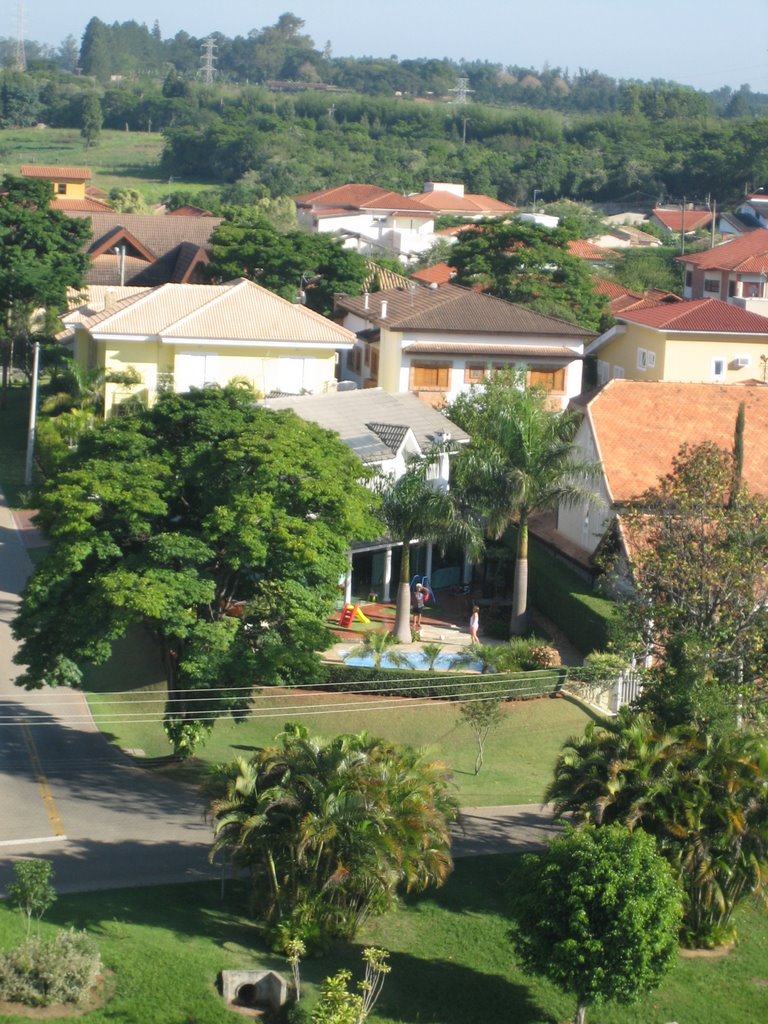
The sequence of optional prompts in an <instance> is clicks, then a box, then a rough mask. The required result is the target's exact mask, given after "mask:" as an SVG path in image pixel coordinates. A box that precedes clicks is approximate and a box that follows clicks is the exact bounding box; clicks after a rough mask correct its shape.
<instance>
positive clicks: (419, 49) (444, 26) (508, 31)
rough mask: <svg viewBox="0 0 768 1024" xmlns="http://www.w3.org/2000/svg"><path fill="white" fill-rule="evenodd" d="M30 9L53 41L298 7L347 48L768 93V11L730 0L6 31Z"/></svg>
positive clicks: (109, 0) (157, 8)
mask: <svg viewBox="0 0 768 1024" xmlns="http://www.w3.org/2000/svg"><path fill="white" fill-rule="evenodd" d="M20 6H22V7H23V24H24V36H25V38H27V39H34V40H36V41H38V42H42V43H50V44H52V45H58V44H59V43H60V42H61V40H62V39H64V37H65V36H67V35H69V34H72V35H73V36H75V37H76V38H77V39H78V40H79V39H80V37H81V36H82V33H83V30H84V28H85V26H86V24H87V23H88V21H89V20H90V18H91V17H93V16H94V15H96V16H98V17H99V18H100V19H101V20H102V21H104V22H107V23H112V22H114V21H118V22H123V21H128V20H135V21H138V22H145V23H146V24H147V25H148V26H150V27H151V26H152V25H153V23H154V21H155V20H156V19H157V20H158V21H159V23H160V30H161V32H162V35H163V38H168V37H171V36H174V35H175V34H176V32H178V31H179V30H180V29H183V30H184V31H186V32H188V33H189V34H190V35H192V36H196V37H202V36H205V35H207V34H208V33H209V32H214V31H218V32H222V33H223V34H224V35H226V36H236V35H247V33H248V32H249V31H250V30H251V29H254V28H255V29H260V28H263V27H264V26H266V25H272V24H274V23H275V22H276V21H277V19H278V17H279V16H280V15H281V14H282V13H284V12H285V11H290V12H291V13H292V14H295V15H296V16H297V17H299V18H302V19H304V21H305V28H304V32H305V33H306V34H308V35H310V36H311V37H312V39H313V40H314V41H315V45H316V47H317V48H318V49H322V48H323V47H324V46H325V43H326V42H327V41H328V42H330V44H331V49H332V53H333V55H334V56H337V57H343V56H355V57H360V56H366V55H367V56H374V57H389V56H392V55H396V56H397V57H399V58H400V59H401V60H402V59H404V58H415V57H450V58H453V59H456V60H459V59H461V58H466V59H467V60H475V59H480V60H488V61H491V62H493V63H500V64H504V65H510V64H518V65H521V66H523V67H529V66H530V67H534V68H537V69H539V68H541V67H542V66H543V65H544V64H545V63H548V64H549V65H550V67H560V68H563V69H565V68H568V69H569V70H570V71H571V72H572V73H575V72H577V71H578V69H579V68H586V69H588V70H597V71H601V72H603V73H604V74H607V75H610V76H611V77H614V78H635V79H641V80H643V81H649V80H650V79H652V78H663V79H670V80H674V81H677V82H681V83H683V84H685V85H692V86H694V87H695V88H697V89H704V90H706V91H711V90H713V89H718V88H720V87H721V86H723V85H730V86H731V87H732V88H734V89H737V88H738V87H739V86H740V85H742V84H749V85H750V86H751V87H752V89H753V91H755V92H768V20H766V18H765V17H762V16H755V17H750V16H749V15H746V16H745V15H744V14H743V13H742V14H740V15H737V16H736V17H734V16H733V12H730V13H729V8H728V7H727V5H725V6H724V5H723V4H722V2H721V0H546V2H545V3H542V4H541V6H539V5H538V4H536V3H520V2H516V0H480V2H476V3H472V2H470V0H442V2H440V0H415V2H414V0H387V2H386V3H382V2H381V0H278V2H276V3H272V2H271V0H270V2H265V0H262V2H261V3H258V4H253V5H251V4H248V3H244V4H239V3H232V2H230V3H228V4H226V5H223V6H222V8H218V9H217V5H216V4H211V3H205V4H203V3H199V2H198V3H189V2H182V0H165V2H163V3H158V2H157V0H154V2H151V0H132V2H131V3H125V2H121V3H116V2H115V0H100V3H98V4H94V3H93V0H70V2H69V3H61V0H5V2H4V3H3V4H2V8H3V11H2V14H0V36H6V37H11V38H15V37H16V35H17V27H18V12H19V7H20Z"/></svg>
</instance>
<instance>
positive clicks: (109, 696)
mask: <svg viewBox="0 0 768 1024" xmlns="http://www.w3.org/2000/svg"><path fill="white" fill-rule="evenodd" d="M144 682H149V684H150V685H148V686H147V685H140V684H141V683H144ZM137 683H138V684H139V685H137ZM85 689H86V695H87V698H88V702H89V704H90V706H91V709H92V711H93V713H94V715H95V716H96V718H97V721H98V722H99V725H100V728H101V729H102V730H103V731H104V733H105V734H106V735H107V736H108V737H109V739H110V740H111V741H112V742H115V743H117V744H119V746H121V747H123V749H129V750H137V749H138V750H143V751H144V752H145V754H146V755H147V757H152V758H154V757H164V756H166V755H167V754H168V753H169V749H170V748H169V746H168V741H167V739H166V737H165V734H164V733H163V730H162V712H163V698H164V693H165V688H164V684H163V683H162V681H161V679H160V673H159V666H158V664H157V663H156V661H155V659H154V657H153V652H152V649H151V648H150V647H148V646H147V645H142V644H140V643H137V642H136V641H135V639H131V640H126V641H122V642H121V643H119V644H118V645H117V647H116V652H115V655H114V656H113V657H112V659H111V660H110V661H109V662H108V663H107V665H105V666H103V667H102V668H100V669H98V670H89V671H88V672H87V674H86V679H85ZM150 701H151V702H152V703H148V702H150ZM350 702H354V706H353V707H352V708H349V704H350ZM400 703H401V704H405V702H404V701H401V702H400ZM343 705H347V708H346V709H345V708H344V707H343ZM129 714H131V715H134V716H136V717H135V718H133V719H126V718H118V716H125V715H129ZM145 719H149V721H146V720H145ZM289 720H296V721H301V722H304V723H305V724H306V725H307V727H308V728H309V729H310V731H311V732H312V733H314V734H322V735H331V734H333V733H339V732H358V731H359V730H361V729H367V730H368V731H369V732H371V733H373V734H374V735H377V736H383V737H385V738H387V739H391V740H394V741H397V742H399V743H408V744H411V745H412V746H416V747H422V746H428V747H429V748H430V750H431V751H433V752H434V754H435V756H436V757H441V758H444V759H445V760H446V761H447V762H448V764H449V765H450V767H451V768H452V769H453V771H454V774H455V780H456V782H457V784H458V787H459V797H460V800H461V802H462V804H463V805H464V806H470V807H471V806H493V805H497V804H515V803H537V802H538V801H540V800H541V797H542V794H543V792H544V787H545V786H546V784H547V782H548V781H549V779H550V777H551V774H552V767H553V765H554V762H555V758H556V756H557V753H558V750H559V749H560V746H561V744H562V743H563V741H564V740H565V739H566V738H567V737H568V736H571V735H574V734H580V733H581V732H583V730H584V726H585V725H586V723H587V722H588V720H589V718H588V716H587V714H586V713H585V712H584V711H582V710H581V708H579V707H577V706H576V705H574V704H572V703H571V702H570V701H568V700H552V699H549V698H544V699H541V700H532V701H519V702H514V703H510V704H507V705H505V715H504V722H503V724H502V725H501V727H500V728H499V729H498V730H496V731H495V732H494V733H492V735H491V736H490V737H489V740H488V744H487V749H486V761H485V767H484V768H483V770H482V771H481V772H480V774H479V775H477V776H476V775H474V774H473V766H474V759H475V740H474V737H473V735H472V733H471V732H470V730H469V728H468V727H467V726H466V725H463V724H459V722H458V712H457V709H456V707H455V706H452V705H450V704H448V703H446V702H440V701H415V700H412V701H409V702H407V704H406V706H401V707H398V708H395V709H389V710H387V709H385V708H382V706H381V701H380V700H378V699H377V698H375V697H368V696H365V695H362V694H317V693H308V692H305V691H274V690H271V689H269V688H267V689H264V690H262V692H261V694H260V695H258V696H257V698H256V701H255V714H254V715H253V716H252V717H250V718H249V719H248V720H247V721H245V722H241V723H235V722H234V721H232V719H231V718H223V719H221V720H220V721H218V722H217V723H216V725H215V727H214V729H213V733H212V734H211V736H210V738H209V740H208V741H207V743H206V744H205V745H204V746H203V747H200V748H199V750H198V757H197V758H196V759H195V760H194V761H193V762H191V763H188V764H185V765H182V766H181V767H180V768H178V767H177V768H174V769H173V770H174V771H176V772H178V773H179V774H181V775H182V776H184V777H190V776H191V777H193V778H195V777H197V776H199V775H200V773H201V769H202V768H203V767H204V765H205V764H208V763H211V762H214V763H215V762H220V761H231V760H232V759H233V758H234V757H236V756H238V755H239V754H242V753H243V752H247V751H248V750H249V749H250V748H252V747H254V746H261V745H264V744H269V743H271V742H272V740H273V739H274V737H275V735H276V734H277V733H278V732H280V730H281V728H282V726H283V723H284V722H286V721H289ZM163 770H164V771H168V769H167V768H164V769H163Z"/></svg>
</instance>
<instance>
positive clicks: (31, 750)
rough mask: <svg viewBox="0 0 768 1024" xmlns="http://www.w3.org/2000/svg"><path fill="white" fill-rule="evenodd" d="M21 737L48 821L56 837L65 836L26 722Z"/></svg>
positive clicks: (23, 723)
mask: <svg viewBox="0 0 768 1024" xmlns="http://www.w3.org/2000/svg"><path fill="white" fill-rule="evenodd" d="M21 735H22V736H23V737H24V743H25V744H26V747H27V752H28V754H29V760H30V762H31V764H32V770H33V771H34V773H35V781H36V782H37V788H38V789H39V790H40V796H41V797H42V799H43V806H44V807H45V810H46V813H47V815H48V820H49V821H50V823H51V828H52V829H53V834H54V836H64V825H63V823H62V820H61V818H60V817H59V812H58V810H57V808H56V801H55V800H54V799H53V793H52V792H51V787H50V786H49V785H48V779H47V778H46V777H45V772H44V771H43V766H42V764H41V763H40V758H39V757H38V756H37V747H36V746H35V741H34V740H33V739H32V732H31V731H30V728H29V726H28V725H27V724H26V722H22V723H21Z"/></svg>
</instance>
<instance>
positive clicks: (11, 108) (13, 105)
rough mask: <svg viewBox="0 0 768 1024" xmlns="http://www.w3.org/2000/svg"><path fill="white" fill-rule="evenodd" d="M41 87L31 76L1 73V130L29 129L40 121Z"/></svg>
mask: <svg viewBox="0 0 768 1024" xmlns="http://www.w3.org/2000/svg"><path fill="white" fill-rule="evenodd" d="M39 93H40V86H39V84H38V83H37V82H36V81H35V80H34V78H32V77H31V76H29V75H25V74H21V72H18V71H10V70H6V71H3V72H2V73H0V128H29V127H31V126H32V125H34V124H35V123H36V122H37V121H39V120H40V114H41V110H42V106H41V103H40V99H39Z"/></svg>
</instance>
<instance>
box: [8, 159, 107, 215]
mask: <svg viewBox="0 0 768 1024" xmlns="http://www.w3.org/2000/svg"><path fill="white" fill-rule="evenodd" d="M19 174H20V175H21V177H22V178H29V179H33V180H35V181H47V182H49V183H50V184H51V185H52V186H53V198H52V199H51V209H52V210H61V211H62V212H64V213H74V212H79V213H104V212H105V211H108V210H111V209H112V207H111V206H110V205H109V203H107V202H102V201H101V200H100V199H96V198H94V197H93V196H90V195H88V194H87V182H89V181H90V180H91V171H90V168H88V167H61V166H50V165H47V166H44V165H41V164H40V165H39V164H22V166H21V167H20V168H19Z"/></svg>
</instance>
